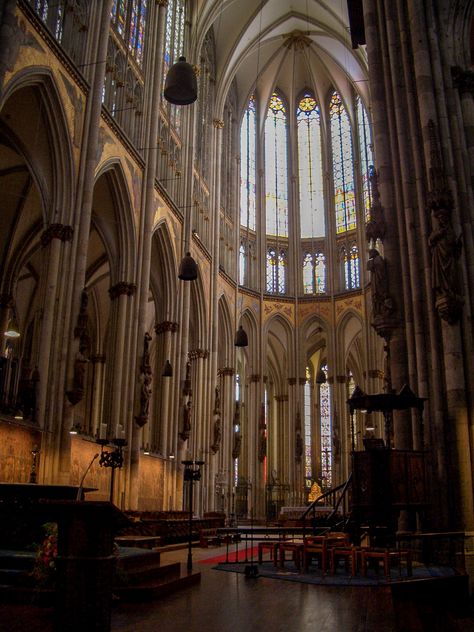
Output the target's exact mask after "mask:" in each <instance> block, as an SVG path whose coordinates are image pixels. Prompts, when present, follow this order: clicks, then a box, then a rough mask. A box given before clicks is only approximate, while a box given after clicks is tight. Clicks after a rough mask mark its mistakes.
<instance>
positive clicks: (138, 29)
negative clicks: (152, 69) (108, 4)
mask: <svg viewBox="0 0 474 632" xmlns="http://www.w3.org/2000/svg"><path fill="white" fill-rule="evenodd" d="M146 17H147V0H114V3H113V5H112V13H111V22H112V25H113V26H114V28H115V30H116V31H117V33H118V34H119V35H120V36H121V37H122V38H123V39H124V40H125V43H126V44H127V47H128V50H129V52H130V53H131V54H132V55H133V57H134V58H135V61H137V62H138V63H139V64H140V65H141V64H142V62H143V44H144V38H145V26H146Z"/></svg>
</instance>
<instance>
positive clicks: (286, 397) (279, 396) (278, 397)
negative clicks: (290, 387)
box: [275, 395, 288, 402]
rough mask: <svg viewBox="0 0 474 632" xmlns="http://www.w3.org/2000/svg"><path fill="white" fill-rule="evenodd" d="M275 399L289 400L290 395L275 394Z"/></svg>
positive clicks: (278, 400)
mask: <svg viewBox="0 0 474 632" xmlns="http://www.w3.org/2000/svg"><path fill="white" fill-rule="evenodd" d="M275 400H276V401H277V402H287V401H288V395H275Z"/></svg>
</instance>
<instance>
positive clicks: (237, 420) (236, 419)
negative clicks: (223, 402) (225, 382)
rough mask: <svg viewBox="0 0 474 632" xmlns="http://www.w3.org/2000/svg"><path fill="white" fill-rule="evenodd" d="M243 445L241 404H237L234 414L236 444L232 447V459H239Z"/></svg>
mask: <svg viewBox="0 0 474 632" xmlns="http://www.w3.org/2000/svg"><path fill="white" fill-rule="evenodd" d="M241 445H242V432H241V429H240V402H235V414H234V444H233V446H232V458H233V459H238V458H239V456H240V448H241Z"/></svg>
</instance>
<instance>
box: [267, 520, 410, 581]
mask: <svg viewBox="0 0 474 632" xmlns="http://www.w3.org/2000/svg"><path fill="white" fill-rule="evenodd" d="M265 550H267V551H269V552H270V559H271V560H273V563H274V565H275V566H280V567H282V568H283V567H284V564H285V557H286V554H287V553H291V555H292V558H293V560H294V563H295V566H296V568H297V570H298V571H301V570H303V572H304V573H308V572H309V568H310V565H311V563H312V561H313V560H315V561H316V562H317V564H318V566H319V569H320V570H321V572H322V573H327V572H328V571H329V572H331V573H332V574H335V573H336V571H337V568H338V564H339V562H340V561H341V560H343V561H344V564H345V567H346V572H348V573H349V572H350V575H351V576H352V577H353V576H354V575H355V574H356V573H357V572H358V571H359V570H360V573H361V575H362V576H363V577H364V576H366V575H367V568H368V566H369V564H374V565H377V568H378V564H379V563H380V562H382V564H383V570H384V575H385V577H386V579H387V580H390V577H391V573H390V571H391V568H392V567H393V566H394V565H397V566H398V572H399V575H401V568H402V561H405V563H406V569H407V575H408V576H411V575H412V562H411V552H410V551H406V550H400V549H390V548H370V547H369V548H364V547H356V546H353V545H352V544H351V543H350V540H349V537H348V535H347V534H346V533H335V532H331V533H328V534H326V535H316V536H309V537H306V538H304V540H280V541H276V542H275V541H264V542H260V543H259V545H258V561H259V563H262V560H263V552H264V551H265Z"/></svg>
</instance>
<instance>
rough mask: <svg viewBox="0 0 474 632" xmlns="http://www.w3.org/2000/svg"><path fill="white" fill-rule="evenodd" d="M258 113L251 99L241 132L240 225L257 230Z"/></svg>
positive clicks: (253, 99) (253, 100) (252, 98)
mask: <svg viewBox="0 0 474 632" xmlns="http://www.w3.org/2000/svg"><path fill="white" fill-rule="evenodd" d="M256 130H257V127H256V111H255V98H254V97H253V96H252V97H250V101H249V103H248V106H247V109H246V110H245V113H244V118H243V119H242V126H241V130H240V223H241V224H242V226H246V227H248V228H249V229H250V230H255V217H256V213H255V209H256Z"/></svg>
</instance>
